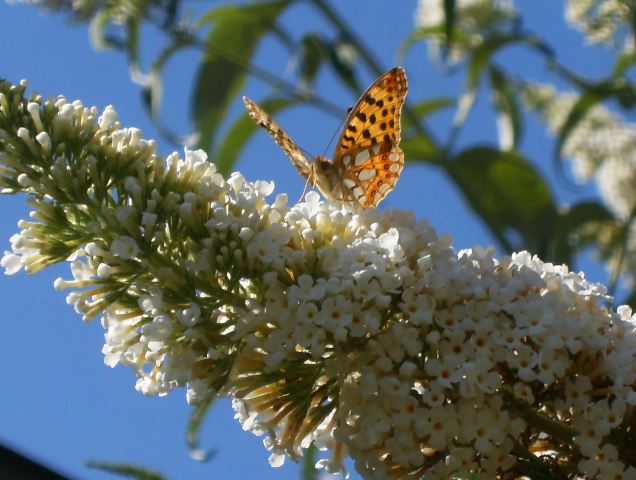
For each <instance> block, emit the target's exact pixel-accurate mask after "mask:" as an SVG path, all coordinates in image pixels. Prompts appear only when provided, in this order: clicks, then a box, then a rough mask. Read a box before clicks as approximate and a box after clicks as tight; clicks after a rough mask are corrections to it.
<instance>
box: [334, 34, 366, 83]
mask: <svg viewBox="0 0 636 480" xmlns="http://www.w3.org/2000/svg"><path fill="white" fill-rule="evenodd" d="M327 47H328V49H327V52H328V57H327V58H328V59H329V61H330V63H331V66H332V68H333V70H334V72H335V73H336V75H337V76H338V77H340V80H342V82H343V83H344V84H345V85H346V86H347V87H349V89H350V90H351V91H352V92H353V93H354V95H356V96H357V95H360V92H362V91H363V90H364V89H363V88H362V87H360V84H359V83H358V81H357V80H356V76H355V72H354V70H353V65H352V64H351V63H350V62H349V61H348V60H349V59H348V58H345V57H343V55H342V50H343V49H355V48H356V47H355V46H354V45H353V44H352V43H351V42H349V41H348V40H342V39H340V40H336V41H334V42H332V43H330V44H329V45H328V46H327Z"/></svg>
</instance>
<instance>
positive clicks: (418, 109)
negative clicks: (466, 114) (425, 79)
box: [402, 97, 455, 128]
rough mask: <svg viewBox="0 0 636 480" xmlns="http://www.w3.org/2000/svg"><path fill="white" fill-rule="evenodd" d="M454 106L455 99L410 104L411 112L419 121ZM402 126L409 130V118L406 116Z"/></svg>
mask: <svg viewBox="0 0 636 480" xmlns="http://www.w3.org/2000/svg"><path fill="white" fill-rule="evenodd" d="M453 105H455V99H454V98H452V97H436V98H432V99H430V100H423V101H421V102H418V103H414V104H409V110H410V111H411V112H412V113H413V114H414V115H416V116H417V118H418V119H419V120H423V119H425V118H426V117H428V116H429V115H432V114H434V113H435V112H437V111H439V110H443V109H444V108H449V107H452V106H453ZM402 125H404V128H408V126H409V125H410V119H409V118H408V116H406V115H405V116H403V117H402Z"/></svg>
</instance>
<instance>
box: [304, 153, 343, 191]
mask: <svg viewBox="0 0 636 480" xmlns="http://www.w3.org/2000/svg"><path fill="white" fill-rule="evenodd" d="M310 168H311V174H310V178H309V181H310V182H311V183H312V184H313V185H314V186H315V187H316V188H318V190H320V192H321V193H322V194H323V195H324V196H325V197H327V198H331V199H333V200H339V199H338V198H337V197H338V196H337V195H335V192H334V188H335V187H336V185H337V183H338V176H337V172H336V171H335V169H334V163H333V162H332V161H331V160H330V159H329V158H327V157H323V156H322V155H316V156H315V157H313V159H312V162H311V167H310Z"/></svg>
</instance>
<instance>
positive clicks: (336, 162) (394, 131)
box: [243, 67, 407, 208]
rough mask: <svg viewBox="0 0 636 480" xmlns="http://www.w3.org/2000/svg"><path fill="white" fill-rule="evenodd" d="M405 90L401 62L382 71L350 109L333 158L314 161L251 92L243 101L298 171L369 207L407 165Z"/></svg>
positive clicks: (330, 192)
mask: <svg viewBox="0 0 636 480" xmlns="http://www.w3.org/2000/svg"><path fill="white" fill-rule="evenodd" d="M406 91H407V83H406V74H405V72H404V69H402V68H401V67H396V68H393V69H392V70H389V71H388V72H386V73H384V74H383V75H381V76H380V77H379V78H378V79H377V80H376V81H375V82H374V83H373V84H372V85H371V86H370V87H369V88H368V89H367V91H366V92H365V93H363V94H362V96H361V97H360V99H359V100H358V102H357V103H356V105H355V106H354V107H353V108H352V109H351V111H350V112H349V116H348V117H347V120H346V122H345V127H344V129H343V131H342V133H341V134H340V138H339V139H338V143H337V145H336V149H335V152H334V156H333V160H331V159H329V158H327V157H323V156H315V157H313V158H312V160H311V162H310V161H309V160H308V159H307V157H306V156H305V155H304V154H303V153H302V151H301V150H300V148H298V146H297V145H296V144H295V143H294V142H293V140H291V138H290V137H289V135H287V133H286V132H285V131H284V130H283V129H282V128H281V127H280V125H278V123H276V121H275V120H274V119H272V118H271V117H270V116H269V115H268V114H267V113H266V112H265V111H263V110H262V109H261V108H260V107H259V106H258V105H256V104H255V103H254V102H252V101H251V100H250V99H248V98H247V97H243V101H244V102H245V106H246V108H247V111H248V113H249V115H250V117H251V118H252V119H253V120H254V121H255V122H256V123H258V124H259V125H260V126H262V127H263V128H264V129H265V130H267V132H268V133H269V135H270V136H271V137H272V138H273V139H274V141H275V142H276V143H277V144H278V145H279V146H280V147H281V148H282V150H283V151H284V152H285V154H286V155H287V156H288V157H289V158H290V160H291V162H292V164H293V165H294V167H296V169H297V170H298V172H299V173H300V174H301V175H302V176H303V177H305V178H306V179H307V180H308V181H309V182H312V184H314V185H315V186H316V188H318V190H319V191H320V192H321V193H322V194H323V196H324V197H326V198H328V199H330V200H333V201H336V202H338V203H342V204H353V205H359V206H361V207H363V208H368V207H371V206H377V205H378V203H380V201H382V199H383V198H384V197H385V196H386V195H387V194H388V193H389V192H390V191H391V190H393V188H394V187H395V184H396V183H397V180H398V178H399V176H400V173H401V171H402V167H403V166H404V154H403V153H402V150H401V149H400V147H399V146H398V144H399V142H400V111H401V108H402V105H403V104H404V98H405V97H406Z"/></svg>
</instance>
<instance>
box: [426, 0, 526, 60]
mask: <svg viewBox="0 0 636 480" xmlns="http://www.w3.org/2000/svg"><path fill="white" fill-rule="evenodd" d="M455 8H456V11H457V19H456V25H455V28H457V30H458V32H459V35H455V38H454V42H453V44H452V45H451V48H450V51H449V52H447V62H448V63H450V64H456V63H459V62H461V61H462V60H463V58H464V55H465V54H466V51H467V50H470V49H472V48H475V47H476V46H478V45H480V44H481V43H482V42H483V41H484V36H485V33H486V32H488V31H490V30H492V29H493V28H496V27H497V26H498V25H499V24H500V23H502V22H506V21H509V20H510V19H512V18H513V17H514V16H515V13H516V11H515V8H514V5H513V2H512V0H458V1H457V2H456V5H455ZM444 18H445V14H444V0H419V3H418V8H417V11H416V13H415V26H416V27H418V28H419V29H422V30H424V31H426V38H427V43H428V49H429V55H430V56H431V58H432V59H433V60H435V61H439V60H440V59H441V52H442V47H443V46H444V43H445V41H446V36H445V33H444Z"/></svg>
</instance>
